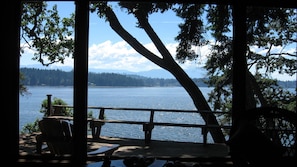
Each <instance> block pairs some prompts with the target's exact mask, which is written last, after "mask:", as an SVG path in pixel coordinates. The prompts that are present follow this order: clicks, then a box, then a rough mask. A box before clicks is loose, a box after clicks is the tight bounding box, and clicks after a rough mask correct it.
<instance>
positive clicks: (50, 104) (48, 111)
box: [46, 94, 52, 116]
mask: <svg viewBox="0 0 297 167" xmlns="http://www.w3.org/2000/svg"><path fill="white" fill-rule="evenodd" d="M46 96H47V110H46V114H47V116H50V115H51V114H52V95H51V94H48V95H46Z"/></svg>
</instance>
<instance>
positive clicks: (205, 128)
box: [51, 105, 231, 144]
mask: <svg viewBox="0 0 297 167" xmlns="http://www.w3.org/2000/svg"><path fill="white" fill-rule="evenodd" d="M63 107H66V108H73V106H63V105H54V106H53V108H54V109H56V110H59V109H61V108H63ZM88 109H92V111H93V110H98V111H99V115H98V118H89V119H88V121H89V123H90V128H91V133H92V137H93V138H94V139H98V138H100V133H101V128H102V126H103V125H104V124H106V123H117V124H136V125H142V126H143V132H144V140H145V144H149V143H150V141H151V135H152V130H153V129H154V127H155V126H175V127H192V128H201V133H202V135H203V143H204V144H206V143H207V134H208V132H209V129H210V128H220V129H222V130H228V129H230V128H231V125H230V124H227V125H212V124H207V123H180V122H172V121H173V120H171V121H170V122H160V121H155V113H156V112H173V113H202V112H203V113H208V114H215V115H222V114H229V113H227V112H213V111H197V110H175V109H148V108H118V107H117V108H116V107H96V106H89V107H88ZM112 110H118V111H122V112H125V111H132V112H134V111H141V112H149V113H150V114H149V118H148V119H147V120H148V121H136V120H122V119H112V120H111V119H105V114H106V112H108V111H112ZM51 117H52V118H60V119H72V118H69V117H63V116H62V117H61V116H55V115H51ZM205 122H206V121H205Z"/></svg>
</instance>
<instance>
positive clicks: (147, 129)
mask: <svg viewBox="0 0 297 167" xmlns="http://www.w3.org/2000/svg"><path fill="white" fill-rule="evenodd" d="M154 113H155V111H154V110H151V114H150V122H149V123H144V124H143V131H144V142H145V145H149V143H150V141H151V138H152V130H153V129H154Z"/></svg>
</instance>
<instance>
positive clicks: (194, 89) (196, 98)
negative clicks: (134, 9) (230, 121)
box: [106, 8, 225, 143]
mask: <svg viewBox="0 0 297 167" xmlns="http://www.w3.org/2000/svg"><path fill="white" fill-rule="evenodd" d="M106 17H107V20H108V21H109V23H110V26H111V28H112V29H113V30H114V31H115V32H116V33H117V34H118V35H119V36H121V37H122V38H123V39H124V40H125V41H126V42H127V43H128V44H129V45H130V46H131V47H133V48H134V49H135V50H136V51H137V52H138V53H139V54H141V55H142V56H144V57H146V58H147V59H149V60H150V61H152V62H153V63H155V64H156V65H158V66H160V67H162V68H164V69H166V70H167V71H169V72H170V73H171V74H172V75H173V76H175V78H176V79H177V80H178V81H179V83H180V84H181V85H182V86H183V87H184V88H185V90H186V91H187V93H188V94H189V95H190V97H191V98H192V100H193V102H194V105H195V106H196V108H197V109H198V110H200V111H211V108H210V107H209V105H208V103H207V101H206V99H205V97H204V96H203V94H202V92H201V91H200V89H199V88H198V86H197V85H196V84H195V83H194V81H193V80H192V79H191V78H190V77H189V76H188V75H187V73H185V71H184V70H183V69H182V68H181V67H180V66H179V65H178V64H177V63H176V62H175V60H174V59H173V57H172V55H170V53H169V52H168V50H167V49H166V48H165V46H164V45H163V43H162V42H161V40H159V38H158V36H157V35H156V34H155V32H154V31H153V29H152V28H151V26H150V25H149V24H148V22H147V20H146V19H145V18H142V19H139V18H138V21H139V22H140V23H141V24H142V27H143V29H144V30H145V31H146V33H147V34H148V35H149V37H150V38H151V40H152V41H153V43H154V44H155V46H156V47H157V49H158V50H159V52H160V53H161V55H162V56H163V58H161V57H159V56H157V55H155V54H153V53H152V52H150V51H149V50H147V49H146V48H145V47H144V46H143V45H142V44H141V43H140V42H138V41H137V40H136V39H135V38H134V37H133V36H132V35H131V34H130V33H129V32H127V31H126V30H125V29H124V28H123V27H122V26H121V24H120V22H119V21H118V19H117V17H116V15H115V14H114V12H113V11H112V9H110V8H108V9H107V10H106ZM201 116H202V118H203V119H204V121H205V122H206V124H211V125H219V123H218V121H217V119H216V116H215V115H214V114H206V113H203V112H202V113H201ZM209 132H210V134H211V136H212V138H213V140H214V142H215V143H224V142H225V137H224V134H223V132H222V130H221V128H210V129H209Z"/></svg>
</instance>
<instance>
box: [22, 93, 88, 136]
mask: <svg viewBox="0 0 297 167" xmlns="http://www.w3.org/2000/svg"><path fill="white" fill-rule="evenodd" d="M51 104H52V106H59V105H61V106H67V105H68V104H67V103H66V102H65V101H64V100H62V99H60V98H57V97H54V98H53V100H52V102H51ZM47 106H48V101H47V99H44V100H43V101H42V103H41V109H40V110H39V112H40V113H43V116H44V117H46V116H48V114H47V109H48V107H47ZM52 110H53V111H52V112H56V114H57V113H58V114H59V115H63V116H69V117H72V116H73V110H72V109H71V108H67V107H55V108H54V109H52ZM55 110H56V111H55ZM57 110H59V111H57ZM87 117H88V118H94V114H93V111H92V110H89V111H88V114H87ZM39 121H40V119H38V118H37V119H36V120H35V121H34V122H33V123H27V124H26V125H25V126H24V127H23V128H22V130H21V134H32V133H35V132H40V129H39V126H38V122H39Z"/></svg>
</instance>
